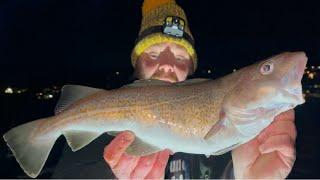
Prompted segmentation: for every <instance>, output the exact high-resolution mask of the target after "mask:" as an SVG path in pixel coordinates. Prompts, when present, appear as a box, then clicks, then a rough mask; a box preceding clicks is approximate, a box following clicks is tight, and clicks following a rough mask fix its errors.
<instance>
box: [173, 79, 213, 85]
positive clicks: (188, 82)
mask: <svg viewBox="0 0 320 180" xmlns="http://www.w3.org/2000/svg"><path fill="white" fill-rule="evenodd" d="M210 80H211V79H205V78H194V79H188V80H185V81H181V82H177V83H175V85H179V86H180V85H181V86H184V85H191V84H196V83H201V82H205V81H210Z"/></svg>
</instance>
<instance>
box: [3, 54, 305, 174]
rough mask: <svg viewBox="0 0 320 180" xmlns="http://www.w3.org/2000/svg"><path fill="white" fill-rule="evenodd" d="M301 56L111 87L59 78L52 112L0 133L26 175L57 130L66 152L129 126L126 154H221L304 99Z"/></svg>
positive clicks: (41, 160) (36, 168)
mask: <svg viewBox="0 0 320 180" xmlns="http://www.w3.org/2000/svg"><path fill="white" fill-rule="evenodd" d="M307 59H308V58H307V56H306V54H305V53H304V52H300V51H299V52H283V53H280V54H278V55H275V56H272V57H269V58H266V59H264V60H261V61H258V62H256V63H254V64H252V65H249V66H246V67H243V68H241V69H239V70H237V71H235V72H232V73H231V74H228V75H226V76H223V77H220V78H217V79H203V78H194V79H189V80H186V81H183V82H177V83H169V82H164V81H160V80H137V81H135V82H133V83H131V84H128V85H125V86H123V87H120V88H118V89H112V90H104V89H97V88H92V87H85V86H80V85H65V86H64V87H63V88H62V91H61V95H60V100H59V101H58V103H57V105H56V108H55V115H54V116H51V117H45V118H41V119H38V120H35V121H31V122H28V123H25V124H22V125H19V126H17V127H15V128H13V129H11V130H9V131H8V132H7V133H5V134H4V135H3V138H4V140H5V141H6V143H7V145H8V146H9V148H10V149H11V151H12V152H13V154H14V156H15V158H16V160H17V162H18V163H19V165H20V166H21V168H22V169H23V170H24V172H25V173H26V174H27V175H28V176H30V177H33V178H35V177H37V176H38V175H39V173H40V172H41V169H42V168H43V166H44V164H45V162H46V160H47V158H48V155H49V153H50V150H51V149H52V147H53V145H54V144H55V141H56V140H57V139H58V137H60V136H61V135H64V137H65V138H66V141H67V143H68V145H69V146H70V148H71V149H72V151H77V150H79V149H81V148H83V147H85V146H86V145H88V144H89V143H90V142H92V141H93V140H94V139H96V138H97V137H99V136H100V135H101V134H103V133H109V134H110V135H116V134H117V133H119V132H122V131H126V130H128V131H131V132H133V133H134V134H135V137H136V138H135V141H134V142H133V143H132V144H131V146H129V148H128V149H127V150H126V152H127V153H128V154H130V155H134V156H143V155H148V154H151V153H155V152H158V151H160V150H163V149H170V150H171V151H172V152H173V153H175V152H185V153H193V154H205V155H207V156H210V155H221V154H224V153H226V152H228V151H231V150H232V149H234V148H236V147H238V146H240V145H241V144H244V143H246V142H248V141H250V140H251V139H253V138H255V137H256V136H257V135H258V134H259V133H260V132H261V131H262V130H263V129H264V128H266V127H267V126H268V125H269V124H270V123H271V122H272V121H273V120H274V117H275V116H277V115H278V114H280V113H281V112H284V111H287V110H289V109H293V108H295V107H296V106H298V105H301V104H303V103H304V102H305V99H304V97H303V93H302V85H301V80H302V77H303V74H304V70H305V67H306V64H307Z"/></svg>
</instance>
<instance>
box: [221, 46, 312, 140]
mask: <svg viewBox="0 0 320 180" xmlns="http://www.w3.org/2000/svg"><path fill="white" fill-rule="evenodd" d="M306 63H307V57H306V55H305V53H303V52H286V53H281V54H279V55H276V56H273V57H271V58H268V59H266V60H263V61H260V62H257V63H255V64H253V65H251V66H247V67H245V68H242V69H240V70H239V71H236V72H234V75H235V76H237V77H239V78H238V81H237V83H236V85H235V86H234V88H233V90H231V91H230V92H229V93H228V94H226V96H225V99H224V103H223V111H224V114H225V117H226V119H228V120H229V121H231V122H232V123H231V124H233V125H234V126H235V127H236V128H237V130H238V131H239V132H240V133H241V134H242V135H245V137H254V136H255V135H257V134H258V133H259V132H261V130H262V129H264V128H265V127H267V126H268V125H269V124H270V123H271V122H272V121H273V120H274V117H275V116H276V115H278V114H280V113H281V112H284V111H287V110H289V109H293V108H294V107H296V106H297V105H299V104H303V103H304V102H305V100H304V98H303V94H302V85H301V79H302V76H303V74H304V70H305V67H306Z"/></svg>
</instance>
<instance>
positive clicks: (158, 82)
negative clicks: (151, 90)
mask: <svg viewBox="0 0 320 180" xmlns="http://www.w3.org/2000/svg"><path fill="white" fill-rule="evenodd" d="M161 85H171V83H170V82H166V81H161V80H157V79H141V80H135V81H134V82H133V83H131V84H127V85H124V86H122V87H121V88H130V87H144V86H161Z"/></svg>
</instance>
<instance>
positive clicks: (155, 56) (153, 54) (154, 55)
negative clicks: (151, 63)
mask: <svg viewBox="0 0 320 180" xmlns="http://www.w3.org/2000/svg"><path fill="white" fill-rule="evenodd" d="M149 57H150V58H151V59H153V60H156V59H158V57H159V54H158V53H149Z"/></svg>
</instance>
